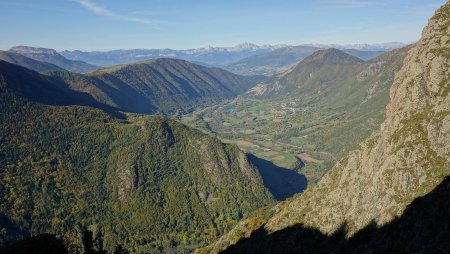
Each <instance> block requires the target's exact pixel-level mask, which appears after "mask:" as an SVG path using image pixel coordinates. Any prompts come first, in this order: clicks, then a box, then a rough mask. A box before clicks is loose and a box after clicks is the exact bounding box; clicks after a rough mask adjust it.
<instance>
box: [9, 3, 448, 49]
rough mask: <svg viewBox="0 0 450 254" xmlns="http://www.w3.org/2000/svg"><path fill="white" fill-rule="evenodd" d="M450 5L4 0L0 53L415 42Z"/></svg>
mask: <svg viewBox="0 0 450 254" xmlns="http://www.w3.org/2000/svg"><path fill="white" fill-rule="evenodd" d="M445 2H446V1H445V0H390V1H387V0H315V1H306V0H305V1H303V0H203V1H200V0H199V1H195V0H0V24H1V25H0V27H1V33H2V36H1V39H0V48H1V49H8V48H10V47H11V46H14V45H29V46H37V47H48V48H55V49H58V50H62V49H69V50H73V49H81V50H111V49H130V48H174V49H186V48H198V47H205V46H233V45H236V44H239V43H242V42H252V43H256V44H292V45H297V44H302V43H338V44H345V43H380V42H392V41H396V42H397V41H400V42H406V43H410V42H414V41H416V40H417V39H418V38H419V37H420V33H421V31H422V28H423V27H424V26H425V25H426V22H427V20H428V18H429V17H431V15H433V13H434V11H435V10H436V9H437V8H438V7H439V6H440V5H442V4H443V3H445Z"/></svg>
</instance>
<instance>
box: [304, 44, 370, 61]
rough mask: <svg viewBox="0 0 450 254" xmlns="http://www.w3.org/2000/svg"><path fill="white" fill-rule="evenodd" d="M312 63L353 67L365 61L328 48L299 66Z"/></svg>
mask: <svg viewBox="0 0 450 254" xmlns="http://www.w3.org/2000/svg"><path fill="white" fill-rule="evenodd" d="M311 62H320V63H322V64H325V63H328V64H339V65H352V64H358V63H363V62H364V61H363V60H361V59H359V58H357V57H355V56H352V55H350V54H347V53H345V52H344V51H342V50H339V49H336V48H328V49H323V50H319V51H317V52H315V53H313V54H312V55H311V56H309V57H307V58H305V59H304V60H303V61H301V62H300V63H299V65H300V64H306V63H311Z"/></svg>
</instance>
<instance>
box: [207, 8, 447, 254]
mask: <svg viewBox="0 0 450 254" xmlns="http://www.w3.org/2000/svg"><path fill="white" fill-rule="evenodd" d="M449 25H450V3H449V2H447V3H446V4H445V5H444V6H442V7H441V8H440V9H439V10H438V11H437V12H436V14H435V15H434V16H433V17H432V18H431V19H430V21H429V24H428V25H427V26H426V28H425V29H424V30H423V33H422V38H421V39H420V41H419V42H418V43H417V44H416V46H415V47H414V48H412V49H411V50H410V51H409V54H408V56H407V57H406V59H405V61H404V65H403V67H402V69H401V70H400V71H399V73H397V75H396V77H395V80H394V83H393V85H392V87H391V90H390V99H391V101H390V103H389V105H388V107H387V114H386V120H385V122H384V123H383V124H382V125H381V129H380V130H379V131H378V132H376V133H375V134H373V135H372V136H371V137H370V138H369V139H367V140H366V141H365V142H363V143H362V144H361V145H360V147H359V149H357V150H355V151H353V152H351V153H350V154H349V156H348V157H346V158H344V159H343V160H341V161H340V162H339V163H338V164H337V165H336V166H335V167H334V168H333V169H332V170H330V171H329V172H328V173H327V174H326V175H325V176H324V177H323V178H322V179H321V181H320V182H319V183H318V184H317V185H316V186H314V187H312V188H310V189H308V190H307V191H306V192H305V193H303V194H301V195H298V196H296V197H294V198H293V199H291V200H288V201H286V202H283V203H280V204H279V205H277V206H276V207H274V208H273V209H272V210H271V211H270V212H269V213H268V214H269V215H268V216H267V217H269V218H268V219H267V220H262V221H260V222H259V226H260V225H264V224H265V226H264V228H265V230H267V231H268V232H275V231H278V230H282V229H285V228H287V227H289V226H293V225H298V224H301V225H303V226H305V227H307V228H314V229H317V230H319V231H320V232H321V233H323V234H327V235H330V234H332V233H334V232H336V231H337V230H338V229H339V228H340V227H341V226H342V225H345V226H346V230H347V231H346V234H347V236H352V235H354V234H355V233H356V232H358V231H359V230H361V229H363V228H365V227H366V226H368V225H369V224H371V223H373V224H375V225H376V226H382V225H385V224H387V223H389V222H391V221H392V220H393V219H394V218H396V217H398V216H401V215H402V214H403V212H404V210H405V208H406V207H407V206H408V205H409V204H410V203H411V202H412V201H413V200H414V199H416V198H418V197H420V196H423V195H426V194H427V193H429V192H430V191H432V190H433V189H434V188H436V186H438V185H439V184H440V183H441V182H442V180H443V179H444V178H445V176H447V175H449V174H450V95H449V91H450V43H449V35H450V27H449ZM271 213H272V214H273V215H272V214H271ZM266 214H267V212H266ZM248 225H249V221H245V222H242V223H241V224H240V225H239V226H238V227H237V228H236V229H234V230H233V231H232V232H231V233H230V234H228V235H225V236H224V237H222V239H221V241H219V242H218V243H216V244H214V245H212V246H211V249H208V250H209V251H213V252H214V251H218V250H221V249H225V248H226V246H229V245H230V244H234V243H235V242H236V240H237V239H238V237H237V235H239V234H238V233H237V231H241V232H242V231H244V232H245V231H246V230H249V231H252V230H254V229H255V228H257V227H258V225H256V226H255V225H253V226H248ZM247 232H248V231H247Z"/></svg>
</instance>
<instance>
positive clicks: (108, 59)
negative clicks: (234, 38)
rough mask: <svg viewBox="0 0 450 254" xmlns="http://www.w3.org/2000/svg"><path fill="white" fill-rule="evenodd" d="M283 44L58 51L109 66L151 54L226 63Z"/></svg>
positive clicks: (67, 56)
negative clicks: (178, 48) (181, 48)
mask: <svg viewBox="0 0 450 254" xmlns="http://www.w3.org/2000/svg"><path fill="white" fill-rule="evenodd" d="M283 46H285V45H263V46H258V45H255V44H251V43H243V44H239V45H236V46H234V47H207V48H199V49H186V50H174V49H129V50H112V51H93V52H86V51H80V50H75V51H62V52H60V54H62V55H63V56H65V57H66V58H68V59H72V60H81V61H85V62H88V63H92V64H96V65H100V66H111V65H116V64H125V63H133V62H138V61H144V60H148V59H154V58H178V59H184V60H187V61H191V62H196V63H200V64H203V65H212V66H226V65H228V64H231V63H233V62H236V61H238V60H240V59H242V58H245V57H248V56H251V55H255V54H261V53H265V52H270V51H273V50H275V49H277V48H281V47H283Z"/></svg>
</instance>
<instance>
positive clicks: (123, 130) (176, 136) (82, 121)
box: [0, 62, 273, 253]
mask: <svg viewBox="0 0 450 254" xmlns="http://www.w3.org/2000/svg"><path fill="white" fill-rule="evenodd" d="M1 63H2V64H1V65H0V93H1V94H0V108H1V110H2V114H1V115H0V140H1V142H0V168H1V171H0V203H1V204H2V205H1V207H0V217H1V220H0V221H1V223H0V239H1V243H2V244H9V243H12V242H15V241H17V240H20V239H24V238H27V237H29V236H32V235H36V234H41V233H52V234H55V235H58V236H61V237H63V238H64V239H65V241H66V242H67V243H68V244H69V247H70V248H74V247H76V246H81V243H80V239H81V233H82V232H83V231H84V230H86V229H89V230H91V231H92V232H93V233H94V239H95V243H96V246H97V247H96V248H97V249H105V250H108V251H113V250H114V247H115V246H117V245H118V244H120V245H122V246H124V247H125V248H126V249H128V250H129V251H131V252H133V253H135V252H155V253H160V252H183V251H188V250H190V249H192V248H195V247H198V246H202V245H204V244H206V243H207V242H210V241H212V240H214V239H216V238H217V237H218V236H219V235H220V234H223V233H225V232H227V231H228V230H229V229H230V228H231V227H232V226H233V225H235V224H236V223H237V221H238V220H240V219H242V218H245V217H247V216H249V215H250V214H251V213H253V212H254V211H256V210H257V209H258V208H260V207H262V206H264V205H269V204H272V202H273V198H272V196H271V194H270V193H269V192H268V191H267V190H266V188H265V187H264V186H263V184H262V180H261V177H260V176H259V174H258V171H257V170H256V169H255V168H254V167H253V166H252V165H251V164H250V163H249V162H248V160H247V157H246V155H245V154H244V153H242V152H241V151H239V149H238V148H237V147H236V146H233V145H225V144H223V143H221V142H220V141H219V140H217V139H216V138H214V137H209V136H207V135H204V134H202V133H201V132H199V131H197V130H194V129H191V128H188V127H186V126H184V125H182V124H180V123H178V122H175V121H173V120H168V119H165V118H162V117H158V116H139V115H131V114H129V115H122V116H121V117H120V118H116V117H114V116H112V115H110V114H108V113H105V112H103V111H101V110H99V109H95V108H90V107H85V106H76V105H80V104H81V105H83V104H85V103H84V102H83V101H80V100H79V99H80V98H84V97H78V95H77V94H75V96H74V92H73V91H72V90H70V89H68V88H64V87H60V86H58V84H55V83H52V82H50V81H48V80H46V79H45V76H44V77H43V76H42V75H39V74H37V73H35V72H33V71H30V70H27V69H25V68H21V67H18V66H15V65H11V64H8V63H5V62H1ZM19 74H20V75H19Z"/></svg>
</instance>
